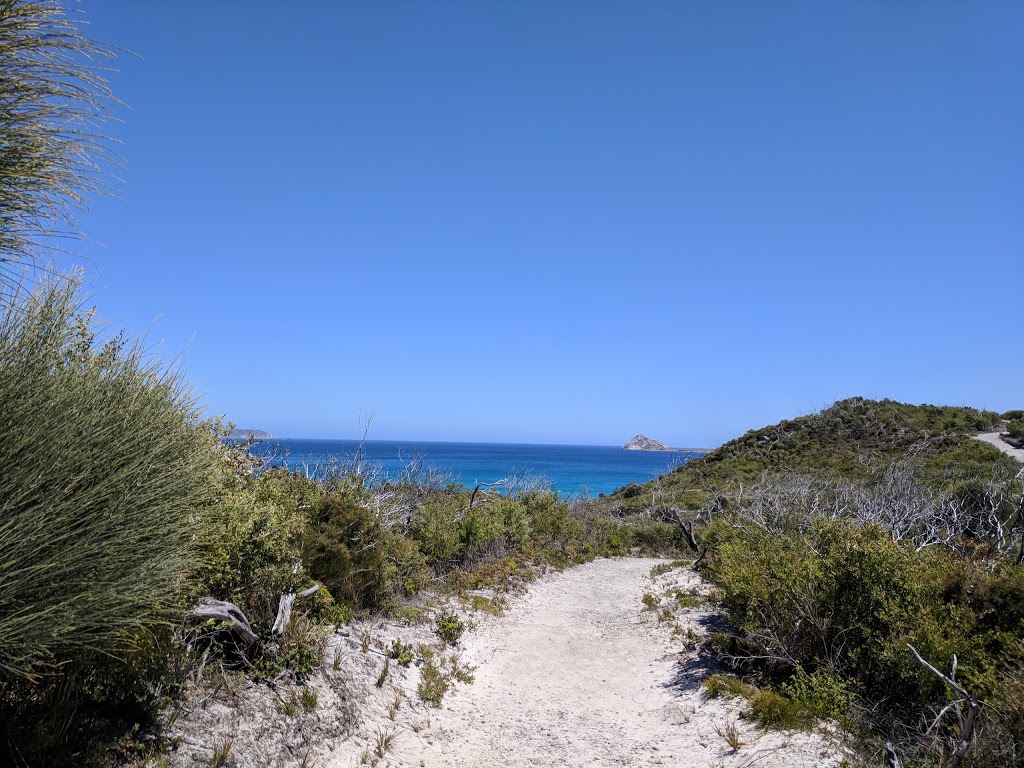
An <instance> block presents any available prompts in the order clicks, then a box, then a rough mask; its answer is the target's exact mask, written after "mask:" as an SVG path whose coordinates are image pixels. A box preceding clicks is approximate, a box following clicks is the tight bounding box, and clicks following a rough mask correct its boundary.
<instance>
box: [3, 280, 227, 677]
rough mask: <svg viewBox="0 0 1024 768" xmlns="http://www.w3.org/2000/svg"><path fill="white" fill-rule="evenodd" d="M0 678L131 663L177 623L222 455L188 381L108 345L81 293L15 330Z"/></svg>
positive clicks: (45, 307)
mask: <svg viewBox="0 0 1024 768" xmlns="http://www.w3.org/2000/svg"><path fill="white" fill-rule="evenodd" d="M0 404H2V405H0V408H2V415H3V418H2V419H0V466H2V467H3V472H2V473H0V520H2V521H3V525H2V527H0V551H3V553H4V575H3V579H2V580H0V635H2V636H3V638H4V642H3V644H2V645H0V674H3V675H15V676H20V677H24V678H29V677H34V676H35V675H37V674H39V673H41V672H45V671H46V670H47V669H52V668H54V667H56V666H57V665H59V664H61V663H62V662H63V661H64V660H66V659H68V658H71V657H78V656H80V655H81V654H90V653H96V654H100V655H110V654H115V655H117V654H119V653H121V652H123V651H126V650H127V649H128V646H127V642H126V638H127V637H128V634H129V633H131V632H133V631H137V630H139V629H141V628H142V627H145V626H147V625H148V624H149V623H150V622H152V621H153V620H156V619H158V618H160V617H162V616H163V617H166V616H167V613H166V611H167V610H168V609H170V608H174V607H178V605H179V599H180V595H181V591H182V586H183V582H184V580H185V579H186V577H188V576H189V575H190V573H191V571H192V570H193V569H194V567H195V565H196V557H197V553H196V552H195V549H194V547H193V539H194V524H195V521H196V519H197V518H200V519H202V518H203V512H204V509H205V508H206V507H207V506H208V504H209V502H210V500H211V499H212V497H213V482H212V478H213V476H214V464H215V461H216V449H215V445H214V441H213V438H212V436H211V433H210V428H209V426H208V425H204V424H203V423H202V422H201V420H200V415H199V410H198V407H197V405H196V402H195V400H194V398H193V396H192V393H191V391H190V390H189V389H188V387H187V386H186V385H185V384H184V382H183V381H182V379H181V376H180V374H178V373H177V372H175V371H173V370H171V371H168V370H166V369H165V368H163V367H162V366H161V364H160V363H159V361H156V360H154V359H153V358H152V357H151V356H150V355H148V354H147V353H146V351H145V349H144V348H143V346H142V344H141V343H140V342H130V341H128V340H126V339H124V338H123V337H119V336H118V337H113V338H110V339H109V340H107V341H106V342H105V343H100V342H99V341H97V338H96V333H95V331H94V329H93V324H92V320H91V315H90V314H89V313H84V312H80V311H78V294H77V288H76V286H75V284H74V283H73V282H71V283H65V284H61V285H50V286H45V287H43V288H41V289H39V290H36V291H34V292H31V293H18V294H17V295H14V296H11V297H10V301H9V302H6V303H5V305H4V307H3V309H2V317H0Z"/></svg>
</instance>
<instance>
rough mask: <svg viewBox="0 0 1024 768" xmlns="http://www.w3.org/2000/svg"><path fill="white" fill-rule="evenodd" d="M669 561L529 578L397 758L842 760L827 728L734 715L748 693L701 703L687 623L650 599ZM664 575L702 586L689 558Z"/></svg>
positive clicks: (476, 762) (474, 642)
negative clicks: (465, 682) (794, 728)
mask: <svg viewBox="0 0 1024 768" xmlns="http://www.w3.org/2000/svg"><path fill="white" fill-rule="evenodd" d="M658 562H661V561H657V560H650V559H616V560H599V561H596V562H593V563H590V564H587V565H584V566H581V567H578V568H572V569H569V570H568V571H565V572H564V573H561V574H557V575H555V576H553V577H551V578H550V579H547V580H544V581H542V582H541V583H538V584H535V585H532V586H531V588H530V592H529V593H528V595H527V596H526V597H524V598H522V599H521V600H519V601H517V602H516V604H515V605H513V607H512V608H511V610H510V611H509V612H508V614H506V615H505V616H504V617H501V618H497V619H491V620H489V621H487V622H486V623H484V624H482V626H480V627H478V628H477V630H476V631H474V632H472V633H467V635H466V636H465V638H464V640H465V645H466V648H465V651H464V653H463V659H464V660H465V661H468V662H469V663H471V664H474V665H476V666H477V671H476V682H475V684H473V685H470V686H460V687H459V689H458V691H457V692H456V693H455V694H454V695H451V696H449V697H447V698H446V699H445V702H444V705H443V708H442V709H441V710H431V715H430V725H429V727H428V728H424V729H422V730H421V731H420V732H419V733H413V732H412V731H408V730H407V731H403V732H402V734H401V735H400V737H399V739H398V741H397V743H396V746H395V748H394V750H393V751H392V752H391V753H390V754H389V755H388V758H387V760H386V764H389V765H409V766H428V767H433V768H441V767H442V766H446V767H447V766H451V767H452V768H460V767H466V768H469V767H470V766H472V767H473V768H477V767H478V766H512V767H515V766H648V765H661V766H719V765H720V766H748V765H756V766H760V767H763V766H822V765H835V764H838V762H839V756H838V752H837V751H836V750H834V749H831V748H829V747H827V746H826V745H825V744H824V742H823V740H822V739H821V738H820V737H819V736H816V735H809V734H802V733H799V734H779V733H768V734H764V733H762V732H761V731H759V730H756V729H754V728H753V727H751V726H749V725H748V724H746V723H745V722H743V721H738V720H737V713H738V710H739V707H740V705H739V704H738V703H736V702H726V701H721V700H710V701H706V700H704V698H703V697H702V696H701V693H700V690H699V683H698V681H699V676H698V674H697V671H696V670H694V669H691V667H690V666H689V665H690V664H692V663H693V662H694V660H695V659H694V657H693V656H692V654H691V655H687V654H680V650H681V648H683V647H684V646H685V642H684V640H683V639H682V637H681V636H680V634H677V636H676V637H674V638H673V637H672V636H671V632H670V630H669V628H668V626H667V624H662V623H659V622H658V621H657V616H656V614H655V613H654V612H651V611H644V610H643V604H642V602H641V599H642V597H643V594H644V593H645V592H646V591H652V590H653V589H654V587H655V585H654V584H653V582H652V580H651V578H650V577H649V575H648V574H649V573H650V571H651V568H652V566H654V565H655V564H657V563H658ZM662 578H663V579H664V578H674V579H676V582H675V584H670V585H669V586H674V585H678V586H689V587H691V588H692V587H697V588H699V580H698V579H697V577H696V575H695V574H693V572H692V571H689V570H688V569H676V571H674V572H673V573H672V574H669V575H668V576H666V577H662ZM680 579H681V580H682V582H685V583H682V582H680ZM659 586H661V587H664V586H665V584H661V585H659ZM689 613H690V614H692V615H690V616H689V620H690V621H691V622H692V627H691V629H692V631H693V632H694V633H695V634H698V635H699V634H702V633H703V632H705V631H706V629H705V628H704V626H705V625H706V624H707V619H708V617H709V615H710V613H711V612H710V610H709V609H707V608H695V609H692V610H691V611H689ZM681 629H682V630H683V631H685V628H682V627H681ZM677 632H678V631H677ZM729 723H736V724H737V725H738V727H739V729H740V731H741V732H742V733H743V741H744V742H745V745H744V746H743V747H741V748H740V749H739V750H733V749H731V748H730V747H729V746H728V745H727V744H726V742H725V739H724V738H723V737H722V736H721V735H720V734H718V733H716V727H718V728H719V729H723V728H724V727H725V726H726V725H727V724H729ZM338 757H339V758H340V757H341V755H338ZM332 764H333V765H338V766H340V765H345V764H346V763H345V762H342V761H341V760H338V761H337V762H333V763H332Z"/></svg>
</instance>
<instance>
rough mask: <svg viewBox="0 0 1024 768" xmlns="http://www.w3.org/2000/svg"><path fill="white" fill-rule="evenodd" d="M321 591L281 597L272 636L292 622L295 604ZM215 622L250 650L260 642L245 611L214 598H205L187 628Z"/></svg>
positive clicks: (190, 618)
mask: <svg viewBox="0 0 1024 768" xmlns="http://www.w3.org/2000/svg"><path fill="white" fill-rule="evenodd" d="M318 589H320V585H319V584H314V585H313V586H312V587H310V588H309V589H304V590H302V591H301V592H286V593H285V594H283V595H281V600H280V601H279V602H278V605H277V619H276V620H275V621H274V626H273V628H272V629H271V632H273V633H274V634H275V635H279V634H281V633H282V632H284V630H285V627H287V626H288V623H289V622H290V621H291V618H292V606H293V605H294V604H295V601H296V600H297V599H300V598H303V597H309V596H310V595H312V594H313V593H314V592H316V591H317V590H318ZM211 619H212V620H214V621H216V622H218V624H220V625H222V627H221V628H222V629H223V631H225V632H227V633H229V634H231V635H232V636H233V637H234V638H235V639H236V640H238V641H240V642H241V644H242V645H243V646H250V645H252V644H253V643H255V642H256V641H257V640H259V635H257V634H256V633H255V632H254V631H253V628H252V625H251V624H250V623H249V619H247V618H246V616H245V614H244V613H243V612H242V609H241V608H239V607H238V606H237V605H235V604H234V603H231V602H228V601H227V600H215V599H214V598H212V597H204V598H202V599H200V601H199V603H198V605H196V607H195V608H193V609H192V610H191V611H190V612H189V613H188V614H187V615H186V616H185V622H186V623H187V624H203V623H204V622H207V621H209V620H211Z"/></svg>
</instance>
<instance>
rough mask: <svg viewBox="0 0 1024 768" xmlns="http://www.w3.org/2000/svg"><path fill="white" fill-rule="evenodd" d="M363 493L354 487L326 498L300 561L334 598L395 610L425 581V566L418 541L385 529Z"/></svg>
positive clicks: (313, 518)
mask: <svg viewBox="0 0 1024 768" xmlns="http://www.w3.org/2000/svg"><path fill="white" fill-rule="evenodd" d="M362 493H363V491H362V490H361V489H359V488H351V487H350V488H348V489H347V490H337V489H336V490H334V491H331V492H329V493H327V494H326V495H325V496H324V497H323V499H322V500H321V501H320V502H319V504H318V508H316V509H314V510H312V511H311V513H310V518H309V523H308V525H307V527H306V529H305V533H304V542H303V549H302V560H303V563H304V565H305V567H306V570H307V571H308V573H309V575H310V576H312V577H313V578H314V579H316V580H317V581H319V582H321V583H323V584H324V585H325V586H326V587H327V589H328V590H329V591H330V592H331V594H332V595H333V596H334V597H335V599H337V600H341V601H344V602H346V603H348V604H349V605H350V606H353V607H356V608H369V609H371V610H385V611H386V610H391V609H392V608H393V607H394V606H395V603H396V600H397V599H398V598H399V597H401V596H402V595H411V594H415V593H416V592H417V591H419V590H420V589H421V588H422V587H423V586H424V585H425V584H426V583H427V581H428V579H429V572H428V571H427V562H426V559H425V558H424V556H423V554H422V553H421V552H420V551H419V549H418V548H417V547H416V545H415V543H414V542H412V541H410V540H409V539H408V538H406V537H405V536H403V535H402V534H401V533H399V532H398V531H395V530H392V529H390V528H386V527H385V526H384V524H383V523H382V521H381V519H380V518H379V517H377V516H376V515H375V514H374V513H373V511H372V510H371V509H370V508H369V507H368V506H367V505H366V501H365V498H364V497H363V496H362Z"/></svg>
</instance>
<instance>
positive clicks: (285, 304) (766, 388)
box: [77, 0, 1024, 446]
mask: <svg viewBox="0 0 1024 768" xmlns="http://www.w3.org/2000/svg"><path fill="white" fill-rule="evenodd" d="M82 7H83V9H84V13H85V18H87V19H88V20H89V22H90V24H89V27H88V29H89V34H90V35H91V36H92V37H94V38H97V39H99V40H102V41H105V42H108V43H111V44H113V45H116V46H120V47H123V48H125V49H128V50H130V51H133V52H134V53H136V54H138V56H132V55H126V54H125V55H121V56H120V57H119V60H118V62H117V65H116V66H117V67H118V69H119V71H118V72H115V73H112V74H111V76H110V80H111V84H112V87H113V89H114V91H115V93H116V95H117V96H118V97H119V98H120V99H121V100H122V101H124V102H125V103H126V104H127V105H128V106H129V107H130V109H124V110H122V111H121V112H120V113H119V116H120V117H121V118H122V120H123V123H121V124H118V125H114V126H112V127H111V130H112V132H113V134H114V135H115V136H116V137H117V138H118V139H120V140H121V141H122V142H123V144H122V146H121V153H122V154H123V156H124V160H125V168H124V170H123V172H122V173H121V176H122V177H123V184H122V185H121V198H122V199H120V200H113V199H105V200H98V201H94V202H93V204H92V205H91V206H90V209H89V211H87V212H86V213H84V214H83V216H82V218H81V225H82V227H83V229H84V230H85V231H86V232H87V233H88V235H89V236H90V237H91V238H93V239H94V240H95V241H97V242H99V243H102V244H103V246H104V247H102V248H101V247H98V246H93V245H90V244H80V245H79V246H78V247H77V250H78V251H79V253H80V254H82V255H83V256H84V257H87V258H88V259H90V260H91V264H92V266H90V286H91V290H92V291H93V293H94V296H93V298H92V301H93V303H95V304H96V305H97V306H98V308H99V311H100V314H102V315H103V316H105V317H106V318H107V319H108V320H110V321H111V322H113V323H114V324H115V325H117V326H121V327H125V328H127V329H129V330H130V331H132V332H135V333H139V332H148V335H149V339H150V341H151V342H152V344H153V345H154V347H158V348H159V350H160V352H161V353H162V354H165V355H168V356H171V357H173V356H176V355H178V354H179V353H181V357H182V360H183V361H184V363H185V364H186V366H187V370H188V376H189V378H191V379H193V380H194V381H195V382H196V385H197V388H198V389H199V390H200V391H201V392H203V393H205V394H204V399H205V402H206V403H207V404H208V406H209V408H210V409H211V411H213V412H217V413H223V414H225V415H226V416H227V417H228V418H229V419H230V420H232V421H234V422H235V423H236V424H238V425H241V426H246V427H256V428H263V429H266V430H269V431H271V432H273V433H274V434H276V435H279V436H304V437H355V436H357V434H358V426H357V423H358V420H359V417H360V414H365V413H367V412H372V413H373V414H374V418H373V428H372V430H371V434H370V436H371V437H372V438H374V437H375V438H379V439H392V438H394V439H423V440H430V439H436V440H480V441H511V442H551V443H592V444H609V445H610V444H617V443H622V442H625V441H626V440H627V439H628V438H630V437H632V436H633V435H634V434H636V433H638V432H642V433H644V434H647V435H649V436H651V437H654V438H656V439H659V440H662V441H664V442H667V443H670V444H672V445H677V446H703V445H716V444H718V443H721V442H723V441H725V440H727V439H730V438H732V437H734V436H736V435H738V434H741V433H742V432H744V431H746V430H747V429H749V428H754V427H759V426H764V425H766V424H769V423H772V422H775V421H778V420H779V419H783V418H791V417H794V416H797V415H800V414H803V413H807V412H809V411H812V410H816V409H818V408H821V407H823V406H825V405H828V404H829V403H831V402H833V401H835V400H837V399H840V398H843V397H848V396H852V395H861V396H864V397H871V398H884V397H890V398H894V399H897V400H901V401H905V402H911V403H922V402H930V403H936V404H953V405H971V406H976V407H988V408H991V409H994V410H999V411H1002V410H1006V409H1009V408H1021V407H1024V386H1022V384H1024V318H1022V315H1021V307H1022V303H1021V299H1022V296H1024V45H1022V43H1021V41H1022V40H1024V4H1022V3H1020V2H984V1H982V2H966V1H964V2H955V3H954V2H941V1H940V2H933V1H932V0H929V1H928V2H923V1H921V2H898V3H893V2H888V1H885V2H882V1H879V2H847V3H838V2H821V1H820V0H813V1H810V0H809V1H808V2H773V3H764V2H753V1H751V2H676V1H675V0H673V1H672V2H642V3H638V2H626V1H625V0H619V1H618V2H602V1H595V0H586V2H584V0H577V1H576V2H559V1H558V0H546V1H545V2H539V1H538V2H512V1H511V0H508V1H507V2H479V0H466V1H465V2H446V1H444V0H437V1H432V2H412V1H411V0H395V1H394V2H371V1H370V0H366V1H365V2H327V1H326V0H322V1H321V2H313V1H312V0H307V1H306V2H296V3H290V4H282V3H280V2H273V3H271V2H262V1H256V0H248V1H247V2H240V1H238V2H216V3H211V2H199V1H198V0H195V1H193V2H174V3H166V2H165V3H156V2H139V1H138V0H102V2H99V1H96V2H89V1H87V2H85V3H83V4H82Z"/></svg>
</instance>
